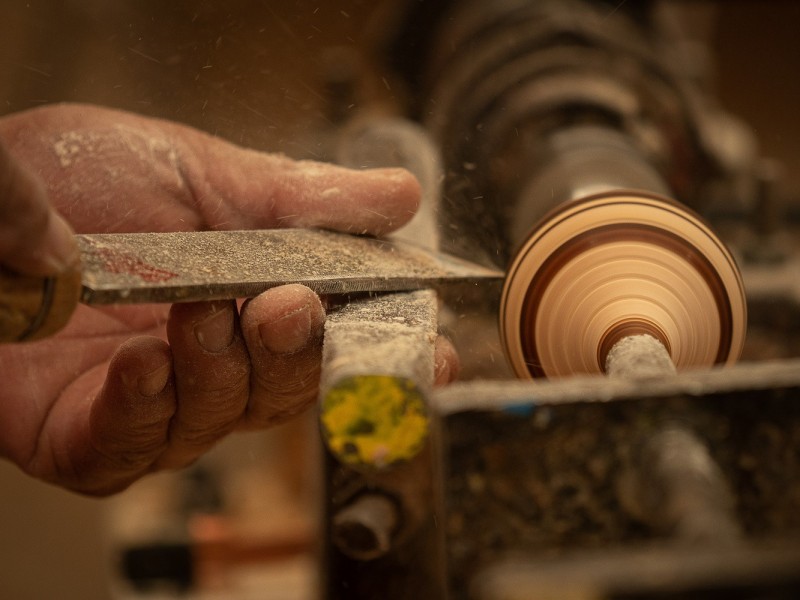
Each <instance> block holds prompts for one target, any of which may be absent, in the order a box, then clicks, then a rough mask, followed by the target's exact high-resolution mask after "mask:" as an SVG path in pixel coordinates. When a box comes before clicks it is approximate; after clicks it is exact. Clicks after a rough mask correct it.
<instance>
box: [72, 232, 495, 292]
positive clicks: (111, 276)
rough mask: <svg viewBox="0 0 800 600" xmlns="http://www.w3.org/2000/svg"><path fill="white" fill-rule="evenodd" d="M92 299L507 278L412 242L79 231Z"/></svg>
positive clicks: (314, 235) (323, 235) (369, 288)
mask: <svg viewBox="0 0 800 600" xmlns="http://www.w3.org/2000/svg"><path fill="white" fill-rule="evenodd" d="M76 237H77V240H78V244H79V246H80V249H81V255H82V263H83V282H82V284H83V290H82V295H81V301H82V302H84V303H87V304H134V303H148V302H191V301H198V300H219V299H226V298H246V297H252V296H255V295H257V294H259V293H261V292H263V291H265V290H267V289H269V288H272V287H276V286H279V285H283V284H287V283H301V284H303V285H306V286H308V287H310V288H311V289H313V290H314V291H316V292H317V293H320V294H344V293H352V292H377V291H400V290H414V289H421V288H426V287H438V286H441V285H443V284H446V283H452V282H462V283H478V282H496V281H500V280H501V279H502V277H503V273H502V272H500V271H497V270H494V269H490V268H485V267H482V266H480V265H476V264H473V263H470V262H468V261H464V260H462V259H459V258H457V257H453V256H449V255H447V254H442V253H438V252H432V251H429V250H426V249H424V248H421V247H418V246H414V245H412V244H408V243H404V242H400V241H389V240H379V239H374V238H368V237H359V236H354V235H349V234H344V233H334V232H329V231H320V230H311V229H269V230H248V231H202V232H175V233H115V234H91V235H79V236H76Z"/></svg>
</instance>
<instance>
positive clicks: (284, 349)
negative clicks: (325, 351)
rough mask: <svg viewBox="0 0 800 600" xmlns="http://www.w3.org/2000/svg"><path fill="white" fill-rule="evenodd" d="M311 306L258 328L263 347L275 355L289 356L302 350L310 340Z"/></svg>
mask: <svg viewBox="0 0 800 600" xmlns="http://www.w3.org/2000/svg"><path fill="white" fill-rule="evenodd" d="M311 321H312V319H311V306H310V305H308V304H307V305H305V306H304V307H302V308H300V309H298V310H296V311H294V312H292V313H289V314H288V315H284V316H283V317H281V318H279V319H277V320H275V321H271V322H268V323H262V324H261V325H259V326H258V333H259V335H260V336H261V342H262V343H263V344H264V347H265V348H266V349H267V350H269V351H270V352H273V353H275V354H291V353H293V352H297V351H299V350H302V349H303V348H304V347H305V346H307V345H308V343H309V340H310V338H311V330H312V323H311Z"/></svg>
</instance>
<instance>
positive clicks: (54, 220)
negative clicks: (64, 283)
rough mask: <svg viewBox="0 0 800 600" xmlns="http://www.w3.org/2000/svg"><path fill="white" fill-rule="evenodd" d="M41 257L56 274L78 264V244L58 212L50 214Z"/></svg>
mask: <svg viewBox="0 0 800 600" xmlns="http://www.w3.org/2000/svg"><path fill="white" fill-rule="evenodd" d="M39 255H40V257H41V260H42V262H43V263H44V264H45V265H47V267H48V268H49V269H51V270H52V271H53V272H55V273H58V272H61V271H64V270H65V269H66V268H67V267H69V266H71V265H74V264H76V263H77V262H78V257H79V253H78V244H77V242H76V241H75V235H74V233H73V231H72V228H71V227H70V226H69V225H67V222H66V221H65V220H64V219H63V217H62V216H61V215H59V214H58V213H56V212H51V213H50V221H49V222H48V225H47V234H46V235H45V239H44V243H43V245H42V246H41V248H40V250H39Z"/></svg>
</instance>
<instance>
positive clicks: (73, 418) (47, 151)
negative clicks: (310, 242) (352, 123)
mask: <svg viewBox="0 0 800 600" xmlns="http://www.w3.org/2000/svg"><path fill="white" fill-rule="evenodd" d="M0 142H4V143H5V145H6V147H7V148H8V152H7V153H6V152H4V151H2V150H1V149H0V190H2V192H1V193H2V196H0V263H3V264H5V265H7V266H10V267H13V268H15V269H17V270H20V271H22V272H26V273H31V274H43V275H44V274H53V273H55V272H58V271H59V270H60V269H61V268H63V266H64V265H66V264H68V263H70V262H71V261H74V260H75V257H76V250H75V247H74V242H73V241H72V240H71V238H70V235H69V234H70V233H71V232H70V229H69V227H68V226H67V225H66V222H68V223H69V224H70V225H71V227H72V228H74V230H75V231H76V232H79V233H88V232H126V231H128V232H129V231H178V230H200V229H248V228H269V227H283V226H286V227H290V226H294V227H300V226H302V227H325V228H331V229H338V230H342V231H350V232H357V233H371V234H376V235H380V234H383V233H386V232H388V231H391V230H392V229H395V228H397V227H400V226H401V225H403V224H404V223H406V222H407V221H408V220H409V219H410V218H411V216H412V215H413V213H414V211H415V210H416V207H417V204H418V201H419V186H418V184H417V182H416V180H415V179H414V178H413V177H412V176H411V175H410V174H409V173H407V172H406V171H403V170H400V169H376V170H369V171H352V170H348V169H344V168H340V167H336V166H333V165H327V164H321V163H314V162H308V161H299V162H298V161H293V160H290V159H288V158H286V157H283V156H280V155H274V154H264V153H259V152H255V151H252V150H246V149H242V148H239V147H236V146H233V145H232V144H229V143H227V142H224V141H222V140H220V139H217V138H214V137H212V136H210V135H207V134H204V133H202V132H199V131H196V130H194V129H191V128H188V127H185V126H181V125H179V124H176V123H171V122H166V121H160V120H154V119H147V118H143V117H139V116H135V115H132V114H128V113H121V112H116V111H111V110H106V109H101V108H98V107H91V106H75V105H60V106H52V107H45V108H41V109H38V110H34V111H30V112H26V113H19V114H16V115H12V116H8V117H5V118H3V119H0ZM1 145H2V144H0V146H1ZM62 217H63V218H62ZM65 221H66V222H65ZM323 322H324V309H323V306H322V304H321V302H320V299H319V298H318V297H317V296H316V295H315V294H314V293H313V292H312V291H311V290H309V289H308V288H305V287H303V286H299V285H290V286H284V287H281V288H276V289H273V290H270V291H267V292H265V293H263V294H261V295H260V296H258V297H256V298H253V299H251V300H249V301H247V302H245V303H244V304H243V305H242V306H241V308H239V307H238V306H237V303H235V302H205V303H192V304H176V305H173V306H172V307H171V308H169V307H165V306H161V305H146V306H136V307H122V306H118V307H106V308H89V307H86V306H79V307H78V309H77V310H76V312H75V314H74V315H73V317H72V320H71V321H70V323H69V324H68V325H67V327H66V328H65V329H64V330H63V331H62V332H61V333H60V334H58V335H56V336H54V337H52V338H49V339H46V340H44V341H40V342H33V343H28V344H13V345H5V346H0V377H2V379H3V385H2V386H1V387H0V454H2V455H4V456H6V457H8V458H10V459H11V460H12V461H14V462H16V463H17V464H18V465H19V466H20V467H21V468H22V469H23V470H24V471H26V472H27V473H29V474H31V475H33V476H36V477H39V478H41V479H44V480H46V481H50V482H53V483H56V484H59V485H62V486H64V487H67V488H70V489H73V490H76V491H79V492H82V493H87V494H97V495H102V494H108V493H112V492H115V491H118V490H121V489H124V488H125V487H127V486H128V485H129V484H130V483H131V482H133V481H135V480H136V479H138V478H139V477H141V476H142V475H144V474H146V473H148V472H152V471H155V470H158V469H163V468H174V467H181V466H184V465H187V464H189V463H191V462H192V461H194V460H195V459H196V458H197V457H198V456H200V455H201V454H202V453H203V452H205V451H206V450H208V449H209V448H210V447H212V446H213V445H214V443H215V442H217V441H218V440H219V439H220V438H222V437H223V436H225V435H226V434H228V433H230V432H232V431H234V430H237V429H244V428H256V427H265V426H269V425H271V424H273V423H277V422H279V421H282V420H284V419H287V418H289V417H291V416H293V415H295V414H297V413H299V412H301V411H302V410H303V409H304V408H306V407H307V406H308V405H309V404H310V403H312V402H313V401H314V399H315V398H316V394H317V385H318V376H319V362H320V354H321V335H322V326H323ZM436 362H437V365H436V372H437V381H438V382H439V383H445V382H447V381H449V380H450V379H451V378H452V377H454V375H455V373H456V371H457V358H456V356H455V352H454V350H453V349H452V346H450V345H449V344H448V343H447V342H445V341H444V340H440V341H439V342H437V361H436Z"/></svg>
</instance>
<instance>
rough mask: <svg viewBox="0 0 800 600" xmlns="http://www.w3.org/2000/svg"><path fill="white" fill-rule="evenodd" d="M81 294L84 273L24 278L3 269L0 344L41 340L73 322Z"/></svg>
mask: <svg viewBox="0 0 800 600" xmlns="http://www.w3.org/2000/svg"><path fill="white" fill-rule="evenodd" d="M80 293H81V272H80V268H79V267H78V266H76V267H75V268H73V269H71V270H70V271H67V272H65V273H62V274H61V275H59V276H58V277H32V276H29V275H20V274H18V273H14V272H12V271H9V270H8V269H6V268H4V267H0V343H2V342H21V341H28V340H37V339H41V338H43V337H47V336H49V335H52V334H54V333H56V332H57V331H59V330H60V329H61V328H62V327H64V325H66V324H67V321H69V318H70V316H71V315H72V312H73V311H74V310H75V307H76V305H77V304H78V300H79V299H80Z"/></svg>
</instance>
